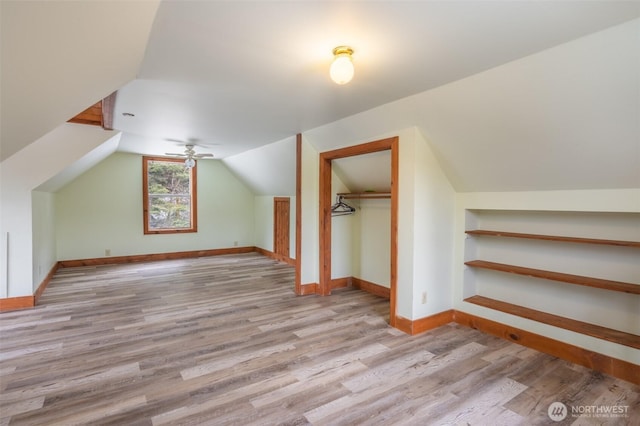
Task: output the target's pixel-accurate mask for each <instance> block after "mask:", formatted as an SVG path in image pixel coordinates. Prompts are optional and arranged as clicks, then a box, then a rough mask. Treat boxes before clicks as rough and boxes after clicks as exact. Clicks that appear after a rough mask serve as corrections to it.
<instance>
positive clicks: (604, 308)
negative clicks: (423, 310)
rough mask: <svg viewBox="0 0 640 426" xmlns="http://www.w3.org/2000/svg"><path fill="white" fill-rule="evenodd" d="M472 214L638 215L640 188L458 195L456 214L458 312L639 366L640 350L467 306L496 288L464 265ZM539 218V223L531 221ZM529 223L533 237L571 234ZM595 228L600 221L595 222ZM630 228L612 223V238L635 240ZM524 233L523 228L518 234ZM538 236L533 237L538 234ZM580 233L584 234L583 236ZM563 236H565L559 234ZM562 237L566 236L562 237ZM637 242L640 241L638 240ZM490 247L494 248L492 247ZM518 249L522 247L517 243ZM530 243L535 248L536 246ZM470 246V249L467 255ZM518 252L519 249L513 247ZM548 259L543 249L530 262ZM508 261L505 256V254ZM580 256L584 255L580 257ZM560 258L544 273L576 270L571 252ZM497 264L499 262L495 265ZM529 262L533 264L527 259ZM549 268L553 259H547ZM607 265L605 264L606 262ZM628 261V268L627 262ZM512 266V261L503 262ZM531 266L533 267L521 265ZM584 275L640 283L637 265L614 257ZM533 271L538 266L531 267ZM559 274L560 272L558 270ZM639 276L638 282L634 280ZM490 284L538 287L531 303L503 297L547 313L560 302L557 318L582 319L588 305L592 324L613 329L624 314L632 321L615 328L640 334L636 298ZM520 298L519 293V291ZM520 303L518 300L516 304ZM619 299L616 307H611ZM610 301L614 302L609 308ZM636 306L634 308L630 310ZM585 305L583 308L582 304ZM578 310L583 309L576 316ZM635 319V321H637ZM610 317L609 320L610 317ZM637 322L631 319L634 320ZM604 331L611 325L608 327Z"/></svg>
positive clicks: (597, 232)
mask: <svg viewBox="0 0 640 426" xmlns="http://www.w3.org/2000/svg"><path fill="white" fill-rule="evenodd" d="M468 209H491V210H512V211H521V212H522V211H528V210H531V211H540V212H553V211H561V212H634V213H640V190H639V189H622V190H580V191H537V192H503V193H459V194H457V196H456V212H455V220H456V223H455V226H456V232H455V240H454V243H455V258H454V275H453V282H454V289H453V290H454V293H453V300H454V303H453V304H454V308H455V309H456V310H460V311H463V312H467V313H470V314H473V315H477V316H480V317H483V318H487V319H490V320H493V321H497V322H501V323H504V324H509V325H511V326H513V327H517V328H521V329H523V330H527V331H530V332H533V333H537V334H540V335H543V336H547V337H550V338H552V339H556V340H559V341H562V342H566V343H569V344H572V345H575V346H579V347H582V348H586V349H589V350H593V351H595V352H598V353H602V354H605V355H609V356H612V357H614V358H618V359H622V360H626V361H629V362H633V363H636V364H638V363H640V351H638V350H637V349H633V348H629V347H627V346H622V345H618V344H615V343H610V342H606V341H603V340H600V339H596V338H593V337H590V336H586V335H583V334H579V333H574V332H571V331H567V330H563V329H559V328H555V327H552V326H548V325H545V324H542V323H538V322H536V321H531V320H527V319H525V318H521V317H517V316H513V315H509V314H505V313H502V312H499V311H495V310H492V309H487V308H483V307H481V306H477V305H473V304H470V303H467V302H464V301H463V299H464V298H465V297H469V296H471V295H473V294H475V293H476V292H478V291H486V292H492V291H495V288H490V287H487V286H486V285H484V284H481V285H478V286H476V285H475V284H474V282H473V279H474V272H475V271H470V270H469V268H467V267H465V266H464V261H465V258H466V257H469V256H471V255H473V254H475V253H474V247H471V249H470V248H469V245H470V244H471V245H473V240H471V242H469V239H467V238H466V236H465V233H464V231H465V226H466V224H465V222H466V220H472V219H469V215H468V214H466V212H467V210H468ZM533 219H535V218H533ZM533 219H531V218H530V220H529V223H527V224H526V226H527V227H528V229H530V230H532V231H531V232H532V233H541V234H545V233H546V234H553V233H554V232H556V231H564V232H567V231H568V228H570V227H568V226H567V227H566V228H565V229H561V230H557V229H555V230H552V229H549V226H550V225H549V223H548V221H546V220H537V219H535V220H533ZM634 220H635V221H636V223H640V216H637V217H636V219H634ZM503 223H504V220H501V224H503ZM593 223H596V222H593ZM630 223H632V222H629V221H628V220H624V221H617V220H614V221H613V223H610V224H609V225H608V226H607V228H609V230H610V237H609V238H610V239H622V240H627V239H628V240H634V238H635V237H636V236H637V233H638V230H640V227H639V228H638V229H637V230H635V235H633V231H634V225H633V224H631V225H630ZM506 226H507V227H509V226H517V225H513V224H511V225H506ZM576 226H582V227H583V228H586V226H583V225H582V224H577V225H576ZM620 227H622V228H625V227H626V229H627V230H628V232H626V236H624V237H623V236H620V235H615V234H611V232H614V233H615V232H623V233H624V231H620V230H617V229H616V228H620ZM590 228H591V229H584V231H585V232H587V234H586V235H584V236H586V237H594V238H604V237H605V235H601V234H602V232H603V228H602V227H599V226H595V227H593V226H591V227H590ZM506 230H511V231H516V229H515V228H513V229H506ZM520 230H521V229H520ZM534 231H535V232H534ZM580 232H581V233H582V230H581V231H580ZM558 233H560V234H561V232H558ZM561 235H563V234H561ZM567 235H570V236H580V235H572V234H570V233H569V234H567ZM636 240H637V239H636ZM490 244H492V243H490ZM515 244H521V243H518V242H516V243H515ZM532 244H536V243H535V242H534V243H532ZM465 247H466V250H465ZM513 249H514V250H516V249H518V250H520V249H519V248H518V247H513ZM483 250H484V251H483V252H482V253H481V255H487V256H493V255H494V253H496V250H494V249H493V248H492V247H491V245H489V246H488V247H485V248H483ZM548 250H553V247H548V248H547V251H548ZM576 250H578V251H579V252H580V253H582V251H583V250H591V249H590V248H588V247H587V248H582V247H577V248H576ZM611 252H612V253H618V252H619V249H617V248H615V247H612V249H611ZM506 255H507V256H511V254H509V253H507V254H506ZM542 255H544V252H542V250H537V251H536V250H534V251H533V252H532V258H531V261H532V262H537V261H539V259H538V257H540V256H542ZM501 256H504V253H503V254H502V255H501ZM581 256H582V255H581ZM585 256H586V257H585V259H589V258H590V257H589V256H590V254H585ZM556 257H557V259H553V260H552V262H553V264H552V265H550V266H547V267H546V268H545V267H542V265H540V268H541V269H552V270H553V268H565V267H566V268H573V267H574V266H575V265H573V263H572V259H571V256H570V254H569V253H557V254H556ZM565 259H566V262H565ZM496 261H497V260H496ZM527 261H529V260H527ZM607 261H608V262H609V265H608V266H607V265H605V264H604V263H606V262H607ZM546 262H547V263H549V259H547V260H546ZM603 262H604V263H603ZM625 262H626V263H625ZM504 263H508V262H504ZM523 266H529V265H523ZM584 266H585V270H587V271H588V269H589V268H591V267H595V268H596V270H592V271H588V272H591V273H593V274H594V275H595V276H601V277H602V278H607V276H606V275H607V274H609V273H613V274H614V276H612V278H611V279H619V280H622V281H627V282H636V283H640V281H638V279H639V278H640V267H639V266H638V264H637V262H634V261H633V260H632V259H630V258H628V257H624V256H623V257H617V255H616V256H614V255H611V256H609V255H607V254H603V253H602V252H600V254H598V256H596V257H594V258H593V259H592V261H591V262H589V263H588V264H585V265H584ZM532 267H535V265H532ZM559 270H560V271H561V272H562V271H563V270H562V269H559ZM567 272H569V273H571V272H573V273H576V274H578V275H589V273H588V272H582V273H580V272H579V271H577V270H576V271H567ZM616 274H626V278H627V279H625V276H622V275H620V276H617V275H616ZM634 277H635V280H634V279H633V278H634ZM492 281H493V283H492V284H494V287H495V286H501V285H504V284H505V283H507V284H509V283H510V284H511V285H512V286H513V285H515V283H520V284H521V285H523V286H528V285H530V284H533V285H535V288H536V289H537V293H538V294H534V295H533V296H531V297H530V298H529V299H528V300H527V299H522V295H521V294H514V291H515V290H514V289H511V290H509V292H505V291H503V292H502V295H501V297H509V296H510V295H512V294H513V296H514V297H515V298H516V300H515V301H513V302H512V303H516V304H517V303H518V302H519V303H520V304H540V303H543V305H540V306H539V310H548V309H556V308H558V303H559V304H560V305H559V306H560V307H559V309H561V311H562V312H559V313H558V314H560V315H563V316H569V317H572V316H584V315H585V312H584V311H582V312H581V310H584V309H585V308H584V303H583V302H586V303H587V306H589V309H590V313H589V316H590V319H589V320H588V322H590V321H597V320H598V318H600V320H601V321H606V322H610V324H609V326H612V327H615V326H616V324H615V322H616V321H618V322H619V320H620V319H621V318H622V315H626V317H625V318H626V320H623V321H631V322H630V323H628V324H619V323H618V324H617V325H618V326H619V327H620V328H621V329H627V331H631V332H636V333H637V324H638V323H637V321H638V320H637V315H638V312H640V303H639V302H638V297H637V296H634V295H622V297H620V296H621V295H618V294H611V295H608V296H606V298H607V300H604V299H603V298H602V297H603V295H602V294H601V293H598V292H601V291H600V290H597V291H596V290H593V289H589V288H585V289H582V288H580V286H569V287H576V288H570V289H567V286H565V285H562V284H561V283H554V282H551V281H549V282H547V281H545V280H538V282H535V283H529V282H525V281H526V280H521V279H520V278H518V277H515V276H514V277H513V278H511V277H500V276H499V275H497V274H496V276H495V278H492ZM564 290H569V292H570V293H569V295H567V294H566V292H565V291H564ZM516 293H517V292H516ZM540 295H543V296H544V297H545V298H546V299H545V300H541V299H540V298H539V296H540ZM518 298H520V299H518ZM614 300H617V301H616V302H612V301H614ZM610 302H611V303H610ZM629 303H631V304H635V307H634V306H631V305H629ZM581 304H582V307H580V305H581ZM575 309H579V310H578V311H575ZM634 315H635V317H634ZM607 317H609V318H607ZM632 317H634V318H636V319H630V318H632ZM604 325H605V326H606V325H607V324H604Z"/></svg>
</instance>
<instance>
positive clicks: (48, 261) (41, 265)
mask: <svg viewBox="0 0 640 426" xmlns="http://www.w3.org/2000/svg"><path fill="white" fill-rule="evenodd" d="M31 203H32V206H33V218H32V220H33V225H32V229H33V288H32V289H33V292H35V291H36V290H37V289H38V286H39V285H40V283H41V282H42V281H43V280H44V279H45V278H46V276H47V274H48V273H49V271H51V269H52V268H53V267H54V266H55V265H56V263H57V261H58V258H57V254H56V230H55V195H54V194H52V193H49V192H40V191H33V192H32V193H31Z"/></svg>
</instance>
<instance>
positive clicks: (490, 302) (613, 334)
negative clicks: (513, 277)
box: [464, 296, 640, 349]
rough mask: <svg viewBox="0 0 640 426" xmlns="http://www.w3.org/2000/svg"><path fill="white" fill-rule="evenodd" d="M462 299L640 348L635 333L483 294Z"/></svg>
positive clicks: (639, 342) (639, 339)
mask: <svg viewBox="0 0 640 426" xmlns="http://www.w3.org/2000/svg"><path fill="white" fill-rule="evenodd" d="M464 301H465V302H469V303H473V304H474V305H479V306H484V307H485V308H490V309H494V310H497V311H501V312H506V313H508V314H512V315H517V316H519V317H523V318H527V319H530V320H534V321H537V322H541V323H544V324H548V325H552V326H555V327H559V328H563V329H565V330H570V331H574V332H576V333H581V334H586V335H588V336H592V337H596V338H598V339H603V340H607V341H609V342H614V343H618V344H620V345H624V346H630V347H632V348H636V349H640V336H638V335H636V334H631V333H626V332H623V331H619V330H614V329H611V328H607V327H602V326H599V325H595V324H590V323H587V322H582V321H577V320H574V319H571V318H566V317H561V316H558V315H553V314H549V313H546V312H542V311H537V310H535V309H530V308H526V307H524V306H520V305H514V304H512V303H507V302H502V301H500V300H496V299H491V298H488V297H484V296H471V297H469V298H467V299H464Z"/></svg>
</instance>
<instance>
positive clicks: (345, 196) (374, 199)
mask: <svg viewBox="0 0 640 426" xmlns="http://www.w3.org/2000/svg"><path fill="white" fill-rule="evenodd" d="M367 154H372V155H371V156H368V155H367ZM356 157H358V158H356ZM365 157H369V158H371V159H373V158H376V159H377V161H381V159H384V160H382V161H384V162H385V164H388V166H386V169H385V172H384V173H381V169H382V168H383V167H385V166H383V167H376V166H373V167H370V168H369V169H368V170H367V171H366V173H367V175H368V176H370V178H371V179H370V180H371V187H368V186H367V187H364V188H355V190H354V191H353V192H351V191H346V189H348V188H347V185H345V184H344V182H343V180H347V179H348V177H345V176H342V177H340V176H338V177H337V178H336V176H337V175H338V173H339V170H340V169H344V168H346V167H348V166H345V167H343V165H348V164H349V162H350V161H351V160H353V161H355V162H357V161H359V160H363V159H365ZM341 159H345V160H344V161H340V167H335V170H334V165H335V164H337V162H336V163H334V161H335V160H341ZM347 159H348V160H347ZM377 165H379V164H377ZM386 170H388V172H389V173H388V174H386ZM380 176H384V177H385V179H386V182H385V184H384V186H382V187H381V185H380V184H375V183H374V181H375V179H379V178H380ZM334 179H335V182H336V183H337V185H341V186H342V188H338V187H336V188H334V187H333V184H332V181H333V180H334ZM376 186H377V187H376ZM343 190H344V191H343ZM319 192H320V194H319V196H320V200H319V204H320V253H319V255H320V263H319V265H320V271H319V283H318V288H317V293H318V294H321V295H329V294H331V290H332V288H338V287H342V286H345V285H347V284H348V283H352V284H353V285H354V286H356V287H360V288H363V289H365V290H367V291H370V292H372V293H374V294H378V295H380V296H383V297H386V294H385V293H386V285H387V283H388V298H389V323H390V325H391V326H394V327H395V325H396V324H395V323H396V299H397V294H396V292H397V275H398V274H397V264H398V261H397V258H398V137H392V138H387V139H381V140H378V141H374V142H369V143H364V144H360V145H355V146H350V147H346V148H341V149H336V150H333V151H327V152H323V153H320V191H319ZM364 203H369V204H368V206H369V207H371V208H372V209H371V210H368V211H372V212H374V213H373V215H375V214H376V213H375V210H376V205H375V203H378V206H380V207H381V209H383V210H386V211H387V212H388V213H383V214H388V221H389V222H388V228H386V224H385V226H384V228H385V229H386V230H385V232H386V235H385V236H384V238H379V239H378V240H370V239H369V240H367V241H369V242H370V241H373V242H372V243H370V244H369V243H367V248H369V249H370V248H374V249H376V248H378V249H380V250H378V251H384V252H387V253H388V258H389V259H388V264H386V265H380V264H378V265H374V264H373V263H372V264H370V265H366V261H367V257H363V259H364V261H362V263H363V264H362V265H361V264H360V263H358V267H359V268H360V270H359V271H358V273H357V275H359V277H355V276H354V277H351V276H349V277H332V271H333V270H334V269H336V271H337V269H339V268H340V265H339V261H336V260H335V259H334V260H333V261H332V253H333V255H334V256H337V254H336V253H335V250H336V248H335V247H333V249H332V242H333V241H332V239H333V237H332V230H333V229H334V228H336V232H339V229H338V228H340V227H342V226H344V222H337V221H336V222H335V223H332V222H333V221H334V220H340V219H346V220H349V219H350V218H349V216H350V215H352V214H354V213H355V215H354V216H356V215H358V212H362V211H363V210H362V208H363V207H364V206H365V204H364ZM384 203H386V205H383V204H384ZM352 209H353V210H352ZM343 216H344V217H343ZM368 217H371V215H369V216H368ZM357 220H367V219H365V218H364V216H363V217H362V218H358V219H357ZM373 220H376V219H375V218H374V219H373ZM373 232H375V230H374V229H370V230H366V229H362V230H361V235H363V236H364V238H365V239H367V238H368V237H370V236H372V235H373V234H372V233H373ZM338 235H340V234H338ZM376 241H377V242H376ZM375 244H378V246H377V247H376V246H375ZM379 244H388V247H381V246H380V245H379ZM387 248H388V251H387ZM337 249H338V250H339V249H341V247H338V248H337ZM334 263H336V264H335V265H334ZM379 266H382V267H383V268H382V269H380V268H379ZM387 266H388V268H386V267H387ZM373 269H377V271H373ZM368 272H371V273H377V274H380V273H383V274H385V275H387V277H388V281H387V280H383V281H386V282H385V283H382V284H383V285H377V284H378V283H375V282H374V283H369V282H368V281H367V280H366V279H361V277H362V275H363V274H364V275H365V276H366V274H367V273H368ZM337 273H339V271H337ZM347 281H348V282H347ZM363 286H365V287H367V286H368V287H367V288H365V287H363Z"/></svg>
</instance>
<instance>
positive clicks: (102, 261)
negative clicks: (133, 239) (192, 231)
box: [58, 246, 257, 268]
mask: <svg viewBox="0 0 640 426" xmlns="http://www.w3.org/2000/svg"><path fill="white" fill-rule="evenodd" d="M256 249H257V248H256V247H254V246H247V247H230V248H221V249H210V250H194V251H180V252H172V253H156V254H138V255H131V256H113V257H98V258H94V259H78V260H61V261H59V262H58V264H59V265H60V267H63V268H72V267H77V266H97V265H112V264H121V263H134V262H151V261H156V260H170V259H189V258H194V257H206V256H219V255H224V254H236V253H251V252H255V251H257V250H256Z"/></svg>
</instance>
